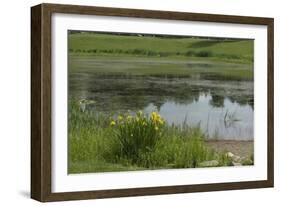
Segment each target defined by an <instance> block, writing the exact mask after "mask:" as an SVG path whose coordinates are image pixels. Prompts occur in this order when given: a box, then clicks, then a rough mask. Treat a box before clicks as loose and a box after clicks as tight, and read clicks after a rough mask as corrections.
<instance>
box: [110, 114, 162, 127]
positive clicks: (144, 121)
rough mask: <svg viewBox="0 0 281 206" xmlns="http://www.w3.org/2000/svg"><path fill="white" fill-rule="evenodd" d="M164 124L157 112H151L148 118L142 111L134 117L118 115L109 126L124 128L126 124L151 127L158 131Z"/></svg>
mask: <svg viewBox="0 0 281 206" xmlns="http://www.w3.org/2000/svg"><path fill="white" fill-rule="evenodd" d="M164 123H165V121H164V119H163V118H162V117H161V116H160V114H159V113H157V112H152V113H151V114H150V115H149V116H146V115H144V114H143V112H142V111H138V112H137V113H136V115H134V116H132V115H131V114H127V115H118V116H117V118H115V119H112V120H111V122H110V126H115V125H118V126H120V127H124V126H125V125H128V124H138V125H140V126H142V127H148V126H152V127H154V129H155V130H156V131H158V130H159V129H160V127H161V126H162V125H164Z"/></svg>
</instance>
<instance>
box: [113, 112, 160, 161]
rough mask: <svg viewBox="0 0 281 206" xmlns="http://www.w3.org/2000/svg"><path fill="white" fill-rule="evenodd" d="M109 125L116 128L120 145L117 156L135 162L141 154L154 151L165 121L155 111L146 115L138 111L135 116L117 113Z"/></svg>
mask: <svg viewBox="0 0 281 206" xmlns="http://www.w3.org/2000/svg"><path fill="white" fill-rule="evenodd" d="M110 125H111V126H112V127H115V128H116V132H115V134H116V137H117V139H118V142H119V145H120V150H119V152H118V154H117V155H118V157H120V158H124V159H129V160H130V161H131V162H132V163H133V164H136V163H137V162H138V161H139V159H140V155H141V154H144V153H147V152H151V151H154V149H155V146H156V143H157V141H159V139H160V138H161V137H162V135H163V133H162V128H163V127H164V126H165V121H164V119H163V118H162V117H161V116H160V115H159V114H158V113H157V112H152V113H151V115H150V116H147V115H144V114H143V113H142V111H139V112H137V114H136V115H135V116H132V115H130V114H128V115H125V116H123V115H119V116H118V118H117V119H116V120H112V121H111V122H110Z"/></svg>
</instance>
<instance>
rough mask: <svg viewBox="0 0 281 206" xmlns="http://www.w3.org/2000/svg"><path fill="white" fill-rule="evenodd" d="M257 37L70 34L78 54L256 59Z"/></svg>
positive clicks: (71, 48) (243, 60)
mask: <svg viewBox="0 0 281 206" xmlns="http://www.w3.org/2000/svg"><path fill="white" fill-rule="evenodd" d="M253 43H254V42H253V40H224V39H208V38H205V39H203V38H191V37H185V38H175V37H169V38H167V37H166V38H164V37H152V36H125V35H114V34H100V33H76V34H69V51H70V53H72V54H75V55H117V56H118V55H119V56H120V55H121V56H147V57H171V58H175V57H178V58H179V57H180V58H185V59H186V58H187V57H193V58H194V57H199V58H210V59H219V60H221V61H234V62H242V63H252V62H253V48H254V47H253Z"/></svg>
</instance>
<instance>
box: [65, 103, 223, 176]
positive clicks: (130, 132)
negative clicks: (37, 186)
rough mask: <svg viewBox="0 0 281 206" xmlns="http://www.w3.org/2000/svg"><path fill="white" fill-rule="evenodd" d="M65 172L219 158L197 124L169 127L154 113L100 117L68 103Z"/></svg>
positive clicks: (177, 164) (180, 165)
mask: <svg viewBox="0 0 281 206" xmlns="http://www.w3.org/2000/svg"><path fill="white" fill-rule="evenodd" d="M68 118H69V121H68V122H69V127H68V131H69V133H68V135H69V136H68V138H69V139H68V141H69V142H68V149H69V150H68V151H69V153H68V155H69V156H68V158H69V162H68V170H69V173H84V172H109V171H111V172H112V171H128V170H145V169H161V168H194V167H198V166H199V163H200V162H203V161H208V160H214V159H217V160H218V161H219V162H220V165H228V161H227V160H225V159H223V156H222V155H220V154H218V153H216V152H215V151H214V150H212V149H210V148H208V147H207V146H206V144H205V136H204V134H203V133H202V131H201V129H200V128H199V126H198V127H189V126H188V125H182V126H170V125H167V124H166V123H165V120H164V119H163V118H162V117H161V116H160V115H159V114H158V113H157V112H153V113H152V114H150V115H144V114H142V113H141V112H138V113H134V114H132V113H128V114H123V115H119V116H117V115H109V114H108V115H105V114H102V113H99V112H93V111H92V110H91V111H90V110H89V111H88V110H85V111H84V112H83V111H82V110H81V109H80V107H79V104H78V103H77V101H74V100H72V101H70V103H69V117H68Z"/></svg>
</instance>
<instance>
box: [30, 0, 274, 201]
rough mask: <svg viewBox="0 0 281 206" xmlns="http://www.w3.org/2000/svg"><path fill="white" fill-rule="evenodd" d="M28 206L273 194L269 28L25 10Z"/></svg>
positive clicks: (146, 15)
mask: <svg viewBox="0 0 281 206" xmlns="http://www.w3.org/2000/svg"><path fill="white" fill-rule="evenodd" d="M31 75H32V76H31V108H32V109H31V110H32V112H31V197H32V198H33V199H36V200H39V201H42V202H47V201H62V200H79V199H92V198H109V197H124V196H139V195H159V194H171V193H188V192H204V191H219V190H233V189H250V188H265V187H273V182H274V181H273V179H274V165H273V162H274V161H273V154H274V144H273V119H274V118H273V108H274V105H273V19H272V18H262V17H245V16H229V15H214V14H199V13H183V12H170V11H151V10H136V9H120V8H105V7H90V6H75V5H58V4H41V5H37V6H34V7H32V8H31Z"/></svg>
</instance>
